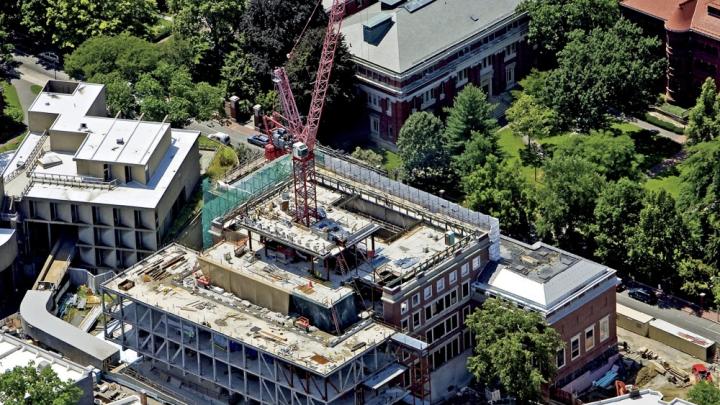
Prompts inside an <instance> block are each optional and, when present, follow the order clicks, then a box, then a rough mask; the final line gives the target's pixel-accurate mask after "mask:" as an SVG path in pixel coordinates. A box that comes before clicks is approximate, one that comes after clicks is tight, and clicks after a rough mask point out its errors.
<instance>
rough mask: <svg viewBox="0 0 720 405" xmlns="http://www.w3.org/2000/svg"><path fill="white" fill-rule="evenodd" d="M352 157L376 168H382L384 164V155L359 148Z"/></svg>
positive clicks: (356, 148)
mask: <svg viewBox="0 0 720 405" xmlns="http://www.w3.org/2000/svg"><path fill="white" fill-rule="evenodd" d="M350 156H352V157H354V158H355V159H358V160H362V161H363V162H365V163H366V164H368V165H370V166H372V167H374V168H379V167H382V164H383V157H382V155H380V154H379V153H377V152H375V151H374V150H372V149H363V148H361V147H359V146H356V147H355V150H354V151H353V153H351V154H350Z"/></svg>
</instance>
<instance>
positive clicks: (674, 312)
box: [617, 291, 720, 342]
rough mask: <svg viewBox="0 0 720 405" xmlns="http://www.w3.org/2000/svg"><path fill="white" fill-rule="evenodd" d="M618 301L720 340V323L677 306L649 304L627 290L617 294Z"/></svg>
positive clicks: (701, 334) (717, 340)
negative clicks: (629, 293)
mask: <svg viewBox="0 0 720 405" xmlns="http://www.w3.org/2000/svg"><path fill="white" fill-rule="evenodd" d="M617 302H618V303H619V304H622V305H625V306H626V307H630V308H632V309H634V310H637V311H640V312H643V313H645V314H648V315H650V316H653V317H655V318H657V319H662V320H664V321H667V322H670V323H672V324H675V325H677V326H679V327H681V328H683V329H687V330H689V331H690V332H693V333H697V334H698V335H700V336H703V337H706V338H709V339H712V340H714V341H715V342H720V324H717V323H715V322H713V321H709V320H707V319H703V318H700V317H697V316H695V315H692V314H689V313H687V312H685V311H681V310H679V309H675V308H660V307H659V306H656V305H648V304H646V303H644V302H640V301H638V300H636V299H633V298H630V297H629V296H628V295H627V291H623V292H622V293H618V294H617Z"/></svg>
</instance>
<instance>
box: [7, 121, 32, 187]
mask: <svg viewBox="0 0 720 405" xmlns="http://www.w3.org/2000/svg"><path fill="white" fill-rule="evenodd" d="M40 138H42V134H41V133H37V132H30V133H28V134H27V136H25V139H24V140H23V141H22V143H20V146H18V148H17V149H16V151H15V154H14V155H13V156H12V159H10V162H9V163H8V164H7V166H6V167H5V170H4V171H3V178H5V182H6V183H7V177H8V176H9V175H10V174H11V173H12V172H13V171H15V169H18V168H19V167H20V166H22V164H24V163H25V162H26V161H27V158H28V156H29V155H30V152H32V150H33V149H34V148H35V146H36V145H37V144H38V142H40Z"/></svg>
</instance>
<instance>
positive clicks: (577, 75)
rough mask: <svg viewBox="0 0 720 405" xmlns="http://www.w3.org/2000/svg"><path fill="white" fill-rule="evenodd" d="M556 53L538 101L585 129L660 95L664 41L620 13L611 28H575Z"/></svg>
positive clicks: (565, 121) (568, 123) (640, 107)
mask: <svg viewBox="0 0 720 405" xmlns="http://www.w3.org/2000/svg"><path fill="white" fill-rule="evenodd" d="M569 38H570V42H569V43H568V44H567V46H565V48H564V49H563V50H562V51H560V52H559V53H558V67H557V69H554V70H552V71H551V72H550V73H549V74H548V76H547V80H546V83H545V86H544V91H543V94H542V95H541V96H542V98H541V99H540V102H541V103H542V104H544V105H546V106H549V107H552V108H553V109H554V110H555V111H557V112H558V116H559V117H560V120H561V124H563V125H564V126H565V127H570V128H576V129H578V130H580V131H582V132H588V131H590V130H591V129H597V128H604V127H606V126H607V125H608V124H609V122H610V121H609V115H610V114H612V113H617V112H621V113H624V114H627V115H632V114H636V113H641V112H644V111H645V110H646V109H647V107H648V106H649V105H650V104H651V103H653V102H655V100H656V98H657V85H658V80H659V78H660V77H663V72H665V69H664V68H665V59H664V58H662V57H660V56H658V55H657V49H658V47H659V46H660V41H659V40H657V39H656V38H649V37H644V36H643V35H642V30H641V29H640V28H639V27H637V26H635V25H634V24H632V23H630V22H629V21H627V20H625V19H624V18H620V19H619V20H618V21H617V23H616V24H615V25H614V26H613V27H611V28H610V29H600V28H597V29H593V30H592V31H590V33H585V32H583V31H581V30H575V31H573V32H572V33H571V34H570V36H569Z"/></svg>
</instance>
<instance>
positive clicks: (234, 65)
mask: <svg viewBox="0 0 720 405" xmlns="http://www.w3.org/2000/svg"><path fill="white" fill-rule="evenodd" d="M256 75H257V72H255V69H253V67H252V64H251V63H250V59H249V58H248V56H247V54H246V53H245V51H243V50H242V49H235V50H233V51H232V52H230V53H229V54H228V55H227V57H226V58H225V63H224V64H223V67H222V69H221V70H220V77H221V79H222V81H223V82H224V84H225V94H226V95H227V96H232V95H235V96H238V97H239V98H240V108H241V109H242V110H243V111H248V112H249V111H250V110H251V108H252V107H253V103H254V102H255V98H256V97H257V96H258V93H259V92H260V86H259V85H258V82H257V79H256Z"/></svg>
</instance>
